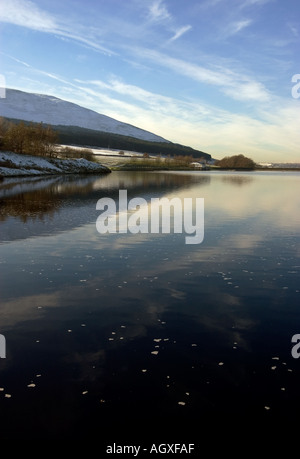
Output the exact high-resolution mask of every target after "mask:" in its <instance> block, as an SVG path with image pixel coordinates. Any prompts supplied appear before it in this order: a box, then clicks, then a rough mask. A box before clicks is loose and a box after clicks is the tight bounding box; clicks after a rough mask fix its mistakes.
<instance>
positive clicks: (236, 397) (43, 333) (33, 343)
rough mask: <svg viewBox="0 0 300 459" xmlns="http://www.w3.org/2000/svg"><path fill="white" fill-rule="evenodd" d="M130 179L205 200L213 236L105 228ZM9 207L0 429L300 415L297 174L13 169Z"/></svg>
mask: <svg viewBox="0 0 300 459" xmlns="http://www.w3.org/2000/svg"><path fill="white" fill-rule="evenodd" d="M120 189H122V190H127V194H128V199H132V198H135V197H142V198H144V199H145V200H146V201H147V202H149V201H150V200H151V199H152V198H162V197H167V198H173V197H179V198H181V199H184V198H193V199H196V198H197V197H198V198H204V239H203V241H202V242H201V243H199V244H186V243H185V236H186V235H185V234H184V233H182V234H180V233H175V232H174V231H172V226H171V230H170V232H169V233H162V232H158V233H155V234H151V232H148V233H137V234H132V233H130V232H127V233H120V232H116V233H107V234H100V233H99V232H98V231H97V229H96V220H97V218H98V216H99V214H100V212H99V210H97V209H96V204H97V201H98V200H99V199H100V198H103V197H110V198H112V199H113V200H115V202H117V201H118V193H119V190H120ZM0 203H1V207H0V230H1V232H0V238H1V244H0V269H1V276H0V289H1V290H0V295H1V297H0V299H1V305H0V334H1V335H2V336H3V337H5V349H4V350H3V349H2V352H4V351H5V357H4V358H1V359H0V412H1V421H0V438H3V439H7V438H10V439H18V438H24V439H25V438H26V439H38V438H45V439H52V438H61V439H64V438H76V436H79V435H80V437H81V438H95V437H96V438H97V439H98V442H99V445H102V444H103V445H104V444H105V445H106V444H107V441H108V440H107V438H108V436H109V435H110V437H111V438H112V440H113V441H114V442H118V441H119V442H121V441H124V440H123V434H124V433H125V432H126V435H127V437H126V438H127V441H130V439H131V441H132V442H133V444H138V441H139V440H138V438H141V437H138V436H137V435H138V434H137V432H138V430H137V429H138V427H139V426H140V427H141V426H143V433H144V435H145V436H146V441H148V443H149V442H154V441H156V439H157V438H158V437H163V438H165V436H164V435H165V430H166V429H167V430H168V429H169V430H168V432H169V433H168V435H169V436H170V435H171V434H172V433H174V436H173V437H172V441H173V443H174V442H179V441H188V440H189V441H192V442H194V443H197V442H198V444H199V442H200V443H201V442H203V441H204V439H205V436H206V433H207V432H210V431H215V432H218V429H220V422H221V420H222V423H223V424H222V425H223V427H225V424H226V422H228V423H229V424H230V430H231V431H233V432H234V431H235V428H236V427H237V426H238V425H239V424H240V423H243V422H244V423H246V422H249V420H250V419H251V423H252V427H253V426H254V425H255V424H256V423H258V422H260V421H261V422H262V423H263V424H264V425H267V424H268V423H269V422H271V421H272V420H278V419H279V420H281V421H282V420H283V419H285V420H287V419H292V418H293V417H297V415H298V414H299V412H300V401H299V396H298V393H299V384H300V359H299V360H298V358H297V357H298V356H300V349H299V351H298V352H297V349H298V348H297V340H296V338H294V339H295V342H294V343H293V342H292V338H293V336H294V335H297V334H300V308H299V305H300V302H299V298H300V282H299V280H300V277H299V273H300V258H299V257H300V247H299V239H300V230H299V228H300V175H299V173H297V172H271V171H267V172H251V173H246V172H241V173H238V172H226V173H225V172H211V171H204V172H112V173H111V174H109V175H105V176H84V177H81V176H80V177H78V176H64V177H59V176H57V177H42V178H41V177H35V178H32V177H31V178H29V177H28V178H14V179H13V178H11V179H5V180H4V181H2V182H1V185H0ZM299 339H300V336H299ZM3 344H4V342H3V341H2V345H3ZM293 348H294V354H293V355H292V349H293ZM224 420H227V421H225V424H224ZM245 426H246V424H245ZM227 427H228V426H227ZM164 428H165V430H164ZM170 429H171V430H170ZM121 439H122V440H121ZM134 442H135V443H134ZM101 447H104V446H101ZM99 457H103V456H101V454H100V446H99Z"/></svg>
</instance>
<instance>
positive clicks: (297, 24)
mask: <svg viewBox="0 0 300 459" xmlns="http://www.w3.org/2000/svg"><path fill="white" fill-rule="evenodd" d="M299 54H300V2H299V0H199V1H196V0H126V1H125V0H94V1H92V0H85V1H83V0H64V1H63V2H62V1H61V0H32V1H31V0H8V1H6V2H4V0H1V4H0V74H1V76H2V79H3V78H4V79H5V82H6V86H7V87H10V88H15V89H21V90H24V91H29V92H38V93H45V94H51V95H54V96H56V97H60V98H62V99H65V100H69V101H71V102H75V103H78V104H80V105H82V106H84V107H87V108H90V109H93V110H96V111H98V112H99V113H103V114H105V115H108V116H111V117H113V118H116V119H118V120H121V121H124V122H127V123H130V124H133V125H135V126H137V127H140V128H143V129H146V130H149V131H151V132H154V133H155V134H158V135H160V136H162V137H164V138H166V139H168V140H171V141H173V142H177V143H182V144H184V145H189V146H192V147H194V148H197V149H200V150H203V151H206V152H208V153H210V154H211V155H212V156H213V157H215V158H222V157H223V156H228V155H232V154H238V153H242V154H245V155H246V156H250V157H251V158H253V159H254V160H256V161H274V162H276V161H280V162H300V148H299V147H300V125H299V119H300V116H299V115H300V97H299V98H298V95H299V96H300V88H299V89H297V88H295V89H294V91H293V87H295V85H296V83H297V81H298V79H297V78H298V77H297V75H298V76H299V81H300V59H299ZM295 75H296V76H295ZM292 78H294V82H292ZM298 93H299V94H298ZM293 96H294V97H293ZM295 96H296V97H295Z"/></svg>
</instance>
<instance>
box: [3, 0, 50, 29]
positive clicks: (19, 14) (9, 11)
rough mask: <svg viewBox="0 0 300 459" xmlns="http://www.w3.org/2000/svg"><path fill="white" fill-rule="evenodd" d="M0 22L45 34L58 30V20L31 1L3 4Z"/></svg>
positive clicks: (12, 0)
mask: <svg viewBox="0 0 300 459" xmlns="http://www.w3.org/2000/svg"><path fill="white" fill-rule="evenodd" d="M0 21H2V22H8V23H10V24H15V25H19V26H23V27H27V28H30V29H34V30H41V31H45V32H46V31H56V30H57V29H58V25H57V23H56V19H55V18H54V17H53V16H51V15H50V14H49V13H46V12H44V11H42V10H41V9H40V8H38V7H37V6H36V5H35V4H34V3H33V2H31V1H30V0H10V1H9V2H2V4H1V8H0Z"/></svg>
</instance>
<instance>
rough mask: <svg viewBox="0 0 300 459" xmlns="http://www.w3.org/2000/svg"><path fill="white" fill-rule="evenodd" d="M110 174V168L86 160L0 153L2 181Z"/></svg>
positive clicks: (0, 177)
mask: <svg viewBox="0 0 300 459" xmlns="http://www.w3.org/2000/svg"><path fill="white" fill-rule="evenodd" d="M109 173H111V169H110V168H109V167H108V166H104V165H103V164H100V163H96V162H92V161H88V160H87V159H84V158H80V159H62V158H48V157H45V156H31V155H25V154H18V153H12V152H7V151H1V152H0V180H2V179H4V178H9V177H33V176H42V175H44V176H49V175H67V174H109Z"/></svg>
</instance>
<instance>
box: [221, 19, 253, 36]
mask: <svg viewBox="0 0 300 459" xmlns="http://www.w3.org/2000/svg"><path fill="white" fill-rule="evenodd" d="M251 23H252V20H251V19H244V20H239V21H235V22H232V23H231V24H229V26H228V27H227V28H226V32H225V34H226V35H227V36H231V35H235V34H237V33H239V32H240V31H241V30H243V29H245V28H246V27H248V26H249V25H250V24H251Z"/></svg>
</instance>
